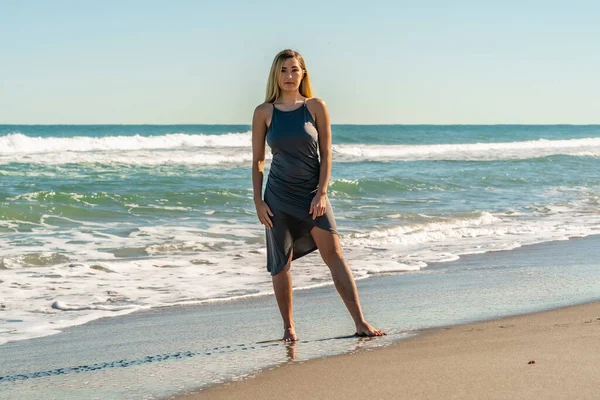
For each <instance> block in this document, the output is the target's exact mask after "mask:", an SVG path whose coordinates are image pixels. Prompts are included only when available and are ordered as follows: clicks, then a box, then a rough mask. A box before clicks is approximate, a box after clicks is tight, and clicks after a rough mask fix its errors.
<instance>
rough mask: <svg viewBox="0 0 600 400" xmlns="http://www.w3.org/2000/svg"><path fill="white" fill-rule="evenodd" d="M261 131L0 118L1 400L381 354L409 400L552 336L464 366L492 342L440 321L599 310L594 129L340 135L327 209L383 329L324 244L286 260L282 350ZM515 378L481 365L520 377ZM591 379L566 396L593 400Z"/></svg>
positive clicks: (180, 386) (175, 386)
mask: <svg viewBox="0 0 600 400" xmlns="http://www.w3.org/2000/svg"><path fill="white" fill-rule="evenodd" d="M249 129H250V126H247V125H1V126H0V179H1V184H2V186H1V190H0V237H1V239H2V240H0V360H1V362H0V398H2V399H11V400H12V399H15V398H19V399H37V398H39V395H40V393H43V394H44V396H45V397H46V398H48V399H61V400H70V399H73V400H79V399H82V398H86V399H88V398H90V399H92V398H98V399H102V400H110V399H118V400H126V399H165V398H175V397H177V396H184V395H187V394H189V393H191V392H201V393H212V391H218V390H225V389H224V388H226V387H232V386H231V385H230V386H226V385H227V384H228V383H231V382H242V381H243V382H245V383H243V385H252V383H251V382H255V380H254V379H253V378H252V377H255V376H256V377H257V378H256V379H258V380H256V382H259V381H260V382H262V380H263V379H267V380H268V379H271V378H270V377H271V376H275V375H273V374H278V375H277V376H279V374H284V376H283V378H282V379H287V378H286V375H285V374H287V373H288V372H285V371H292V370H293V371H295V370H296V368H298V367H301V368H308V369H307V372H306V373H307V374H310V373H312V372H311V371H312V370H313V368H312V367H309V366H313V365H315V366H317V365H320V364H319V363H336V362H340V361H336V360H349V361H347V362H348V363H353V362H354V361H351V360H355V359H356V360H362V357H367V358H368V357H371V356H372V355H375V354H381V357H387V356H386V355H387V354H390V356H389V357H391V358H392V359H393V362H392V361H389V362H388V361H385V360H384V359H383V358H382V359H381V360H375V359H374V361H372V362H374V363H376V364H377V365H388V367H386V371H389V373H390V374H392V375H393V374H395V372H394V371H400V372H398V373H396V375H397V376H398V379H397V380H395V381H393V382H396V383H395V385H396V386H395V387H401V386H400V384H402V383H403V382H404V381H403V379H404V378H403V377H411V378H410V379H409V378H406V380H410V381H411V382H412V383H411V384H413V385H415V386H414V390H419V387H420V388H421V389H420V390H425V389H426V388H432V390H433V389H435V388H436V387H437V388H438V389H439V390H442V389H443V388H444V384H443V382H445V381H446V380H449V379H451V378H452V377H450V376H445V375H443V374H441V373H438V370H437V369H436V368H438V366H442V365H444V364H443V362H445V361H448V362H455V363H457V365H461V367H460V368H459V370H460V371H462V370H465V371H470V370H468V368H467V369H465V368H466V367H465V366H462V363H469V368H470V367H471V366H475V365H479V364H477V363H479V362H483V361H485V360H486V359H487V360H496V357H497V356H496V354H502V355H506V354H509V353H504V352H502V353H496V352H497V351H499V350H494V349H496V348H498V349H500V350H502V347H501V346H502V343H504V342H503V341H507V342H510V343H513V342H514V343H517V341H518V340H524V342H523V343H522V346H524V347H522V349H525V348H526V347H527V346H529V345H528V344H527V343H528V342H527V340H533V341H535V342H538V341H540V342H541V340H542V339H544V338H545V337H540V336H539V333H537V332H533V331H532V332H531V335H532V336H527V337H530V339H527V340H525V339H524V338H525V337H526V332H524V331H523V332H524V333H523V335H521V336H519V337H518V338H517V337H515V338H514V339H511V338H505V339H501V338H500V337H499V338H495V339H494V340H499V341H498V345H496V344H493V343H492V344H490V345H489V349H488V348H487V347H485V348H483V349H482V350H481V352H479V353H472V354H471V353H466V354H463V352H462V350H461V347H460V346H470V345H471V342H473V343H475V342H476V341H477V340H479V339H477V338H476V337H473V338H471V336H470V334H471V333H473V334H476V333H477V334H478V333H479V331H473V332H471V333H469V332H467V331H463V330H461V329H463V328H452V329H450V330H440V328H441V327H449V326H452V327H457V326H459V325H461V326H462V325H464V324H472V323H481V322H483V321H496V320H498V319H499V318H506V317H512V316H515V315H523V314H531V313H536V312H541V311H548V310H557V309H562V308H564V307H570V306H573V305H577V304H584V303H591V302H594V301H600V263H599V261H598V260H600V214H599V213H598V210H599V209H600V182H599V181H598V170H600V157H599V155H600V126H597V125H587V126H571V125H532V126H529V125H488V126H483V125H439V126H436V125H415V126H409V125H333V126H332V151H333V160H334V162H333V165H332V174H331V179H330V182H329V187H328V197H329V198H330V201H331V205H332V208H333V210H334V215H335V219H336V223H337V226H338V231H339V234H340V240H341V244H342V249H343V252H344V258H345V259H346V261H347V262H348V266H349V268H350V270H351V271H352V274H353V276H354V278H355V279H356V285H357V287H358V292H359V295H360V301H361V306H362V308H363V311H364V315H365V318H366V320H367V321H368V322H369V323H371V324H372V325H373V326H375V327H376V328H378V329H382V330H384V331H385V332H386V333H387V336H384V337H380V338H377V339H375V340H365V339H363V338H357V337H354V336H353V333H354V332H355V327H354V324H353V322H352V319H351V318H350V316H349V314H348V311H347V309H346V308H345V306H344V304H343V302H342V300H341V299H340V296H339V295H338V293H337V292H336V289H335V287H334V286H333V284H332V281H331V275H330V272H329V269H328V268H327V266H326V265H325V264H324V263H323V261H322V259H321V257H320V255H319V252H318V251H315V252H313V253H311V254H308V255H306V256H304V257H302V258H300V259H297V260H294V261H293V262H292V267H291V271H292V280H293V288H294V292H293V304H294V321H295V325H296V331H297V334H298V336H299V341H298V342H297V343H295V345H293V346H290V345H287V344H285V343H283V342H281V341H280V339H281V337H282V334H283V330H282V321H281V316H280V314H279V310H278V307H277V303H276V300H275V298H274V296H273V285H272V280H271V276H270V274H269V273H268V272H267V271H266V265H265V261H266V259H265V258H266V253H265V247H266V243H265V228H264V227H263V226H262V225H261V224H260V223H259V222H258V221H257V217H256V210H255V208H254V205H253V201H252V187H251V179H250V178H251V177H250V172H251V171H250V168H249V162H250V160H251V154H252V151H251V132H250V131H249ZM270 161H271V156H270V153H269V152H267V159H266V167H265V173H266V174H268V169H269V168H270ZM265 183H266V182H263V184H265ZM549 315H554V314H549ZM561 315H562V314H561ZM525 318H529V317H525ZM552 318H554V317H552ZM561 318H562V317H561ZM593 318H594V316H593V315H590V316H586V317H585V321H587V320H589V319H593ZM557 321H558V320H557ZM585 321H581V323H582V324H583V322H585ZM492 323H493V322H492ZM502 324H504V322H503V323H502ZM556 324H558V325H560V324H562V322H556ZM572 324H573V326H576V324H575V322H573V323H572ZM509 325H514V327H516V328H517V327H520V326H521V325H519V324H517V323H510V324H509ZM464 326H465V327H466V326H467V325H464ZM534 326H536V325H535V324H534ZM537 326H544V325H543V324H542V323H540V324H537ZM588 326H593V327H595V326H597V324H596V323H590V324H585V325H584V327H583V328H582V329H587V328H588ZM516 328H515V329H512V328H511V329H505V328H499V329H495V330H494V329H489V331H490V332H492V333H493V332H495V331H496V332H501V333H502V334H504V335H507V334H510V333H511V332H515V333H516V334H519V333H518V332H521V331H519V330H518V329H516ZM465 329H470V328H465ZM519 329H520V328H519ZM532 329H533V328H532ZM573 329H575V328H573ZM436 332H437V333H436ZM552 332H554V331H553V330H550V331H549V333H548V334H551V333H552ZM565 332H567V331H565ZM581 332H582V333H581V334H580V332H579V331H576V330H574V331H568V332H567V333H566V334H565V336H564V341H565V345H567V344H566V343H567V342H568V343H569V346H570V345H571V344H570V343H572V342H573V341H575V342H573V343H576V342H577V341H578V340H579V339H578V338H584V339H585V337H586V336H582V335H583V332H584V331H581ZM438 334H439V335H441V336H439V339H438V342H435V341H433V342H428V341H431V340H433V339H432V338H436V337H438V336H436V335H438ZM444 335H456V337H454V336H444ZM536 335H537V336H536ZM428 338H429V339H428ZM531 338H533V339H531ZM538 338H539V339H538ZM481 340H482V343H487V342H486V341H487V340H488V339H486V337H482V338H481ZM544 340H545V339H544ZM548 340H549V339H548ZM557 340H558V341H560V340H559V339H557ZM490 341H491V342H493V340H491V339H490ZM550 342H551V341H550V340H549V341H548V343H550ZM413 343H423V344H422V345H419V347H414V354H413V353H410V354H409V353H406V354H404V353H403V354H404V355H403V356H402V357H400V356H395V355H396V354H398V353H397V352H401V351H409V350H410V351H413V347H411V346H413ZM436 343H437V344H436ZM444 343H446V344H444ZM449 343H456V346H458V347H456V348H450V347H448V346H449ZM544 343H546V342H544ZM592 344H593V343H592ZM414 346H416V345H414ZM436 346H438V347H436ZM515 346H516V347H515V349H518V348H520V347H518V346H517V345H515ZM519 346H521V345H519ZM582 346H584V344H582ZM401 349H407V350H401ZM419 349H420V350H419ZM540 349H541V348H540ZM588 349H591V350H590V351H589V353H590V356H591V355H593V353H594V351H593V348H592V347H589V346H588ZM442 350H445V351H448V352H449V353H447V355H446V356H444V357H442V358H441V359H439V358H438V359H436V358H435V357H434V355H435V354H438V353H439V354H442V353H441V351H442ZM511 351H512V350H511ZM515 351H516V350H515ZM573 351H575V350H573ZM522 353H523V358H527V359H528V360H526V361H527V362H528V361H531V359H534V360H536V361H537V362H536V364H532V365H529V364H527V365H526V366H527V367H532V366H533V367H535V368H537V367H542V368H546V366H550V365H552V366H554V367H556V366H557V365H558V363H555V364H551V363H549V360H546V361H544V358H543V356H544V354H551V352H550V351H549V350H548V351H545V352H544V351H542V350H540V352H539V353H536V354H531V355H530V354H525V353H526V352H525V351H524V350H523V351H522ZM444 354H446V353H444ZM537 354H541V356H538V355H537ZM573 354H577V352H575V353H573ZM463 355H464V357H466V358H463V359H461V358H460V357H459V356H461V357H462V356H463ZM453 357H454V358H453ZM478 357H479V358H478ZM486 357H487V358H486ZM506 357H508V355H507V356H506ZM471 358H473V360H472V361H469V360H471ZM537 358H539V360H537ZM584 359H585V357H583V358H581V360H584ZM398 360H406V361H402V362H406V364H404V367H402V366H401V365H400V364H398V366H396V364H395V362H400V361H398ZM428 360H429V362H431V363H434V364H435V365H433V364H432V365H429V364H426V362H428ZM521 361H522V360H521V358H519V359H518V360H515V363H517V364H515V365H518V366H519V368H520V366H521ZM347 362H346V361H343V363H344V365H346V363H347ZM367 362H371V361H367ZM471 362H472V363H473V364H470V363H471ZM507 362H508V361H507ZM511 362H512V361H511ZM386 363H387V364H386ZM390 363H391V364H390ZM289 364H291V365H289ZM305 365H306V366H307V367H305ZM327 365H329V364H327ZM348 365H350V364H348ZM511 365H513V364H500V361H497V362H496V361H493V363H490V364H489V365H488V366H489V367H494V368H495V366H497V367H498V369H492V370H491V371H492V372H490V370H483V369H481V371H484V372H485V371H487V372H486V373H491V374H492V375H499V376H500V377H504V376H506V377H512V376H513V375H510V374H511V373H512V372H511V371H510V370H505V369H502V368H509V367H510V366H511ZM561 365H570V364H568V363H566V362H565V363H562V364H561ZM332 366H333V364H332ZM340 368H341V367H340ZM402 368H405V369H406V370H402ZM542 368H538V369H537V370H542ZM557 368H558V367H557ZM334 369H335V367H334ZM413 369H414V370H413ZM271 370H273V371H271ZM443 370H444V371H446V372H448V373H450V372H452V371H454V370H456V368H454V369H453V368H450V367H447V366H446V365H444V367H443ZM537 370H533V371H537ZM315 371H318V369H316V368H315ZM428 371H431V374H430V376H429V377H428V378H427V379H426V378H425V377H420V378H418V377H417V375H418V374H424V375H419V376H427V375H428ZM460 371H454V372H452V373H455V374H459V372H460ZM478 371H479V373H481V371H480V370H479V369H478ZM519 371H520V370H519ZM526 371H529V370H526ZM573 371H576V370H573ZM319 373H320V372H319ZM469 373H471V374H474V375H473V376H479V375H476V374H475V372H473V371H470V372H469ZM549 373H550V372H549ZM575 373H576V372H573V374H575ZM382 374H383V372H382ZM411 374H417V375H411ZM382 376H384V375H382ZM437 376H440V377H443V379H442V380H438V379H437ZM565 376H566V375H565ZM569 376H571V375H569ZM573 376H574V375H573ZM461 377H462V375H456V376H454V378H455V379H457V380H456V384H457V390H458V389H460V388H462V389H461V390H470V389H469V388H470V387H471V386H472V385H474V384H472V383H468V382H467V383H465V382H466V381H462V380H461V379H460V378H461ZM580 377H581V378H575V377H573V378H565V379H568V381H569V382H568V384H565V385H562V388H564V390H565V391H566V392H569V393H575V394H578V393H579V392H578V390H579V389H577V390H575V388H574V387H573V386H569V385H575V384H578V383H577V382H589V379H587V378H586V377H587V375H585V374H581V375H580ZM309 379H312V378H309ZM371 381H372V382H382V381H378V380H377V379H375V378H372V379H371V378H369V381H367V380H362V381H361V380H359V379H358V378H356V379H353V380H352V382H353V384H357V385H358V384H360V385H361V389H364V390H367V391H372V392H373V393H374V395H375V397H377V396H381V397H385V396H386V395H385V394H383V393H380V394H379V395H377V393H379V392H377V390H380V389H381V390H388V389H385V388H386V387H388V388H389V385H388V386H386V384H385V383H381V384H378V385H376V387H374V386H370V384H368V382H371ZM315 382H316V379H315ZM477 382H479V383H481V384H483V383H482V382H486V381H485V379H483V378H481V380H478V381H477ZM540 382H541V381H540ZM404 384H405V385H408V383H406V382H404ZM539 384H540V385H542V383H539ZM224 385H225V386H224ZM232 385H238V383H235V384H232ZM348 385H349V386H348V387H349V388H352V385H350V384H348ZM436 385H440V386H436ZM490 385H491V384H490ZM515 385H517V384H515ZM260 386H261V387H262V384H261V385H260ZM512 386H514V385H512ZM512 386H510V387H512ZM517 386H518V385H517ZM544 386H547V385H545V384H544ZM245 387H246V386H244V388H245ZM449 387H450V386H449ZM490 387H492V386H490ZM532 387H533V386H532ZM315 388H317V386H316V384H315ZM308 389H309V388H306V390H308ZM227 390H229V389H227ZM243 390H246V389H243ZM248 390H250V389H248ZM319 390H321V389H319ZM323 390H324V389H323ZM407 390H409V388H407ZM436 390H437V389H436ZM278 393H281V392H278ZM441 393H443V392H441ZM468 393H471V391H469V392H468ZM473 393H477V392H473ZM489 393H490V396H493V395H495V394H496V393H506V392H502V390H501V389H498V388H494V389H493V390H490V392H489ZM581 393H584V392H581ZM231 395H232V396H234V394H231ZM329 395H330V393H329V392H322V393H321V395H319V396H320V397H328V396H329ZM500 396H501V395H500ZM408 397H410V396H408ZM431 397H433V398H435V397H437V396H436V395H435V393H434V392H432V394H431ZM442 397H443V396H442ZM456 397H462V394H460V393H459V394H457V395H456ZM541 397H544V396H541Z"/></svg>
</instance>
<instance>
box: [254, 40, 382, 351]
mask: <svg viewBox="0 0 600 400" xmlns="http://www.w3.org/2000/svg"><path fill="white" fill-rule="evenodd" d="M315 124H316V125H315ZM265 139H266V141H267V143H268V144H269V147H271V151H272V153H273V159H272V162H271V168H270V171H269V177H268V180H267V185H266V188H265V194H264V200H263V198H262V196H261V192H262V182H263V176H264V166H265ZM319 154H320V161H319ZM330 173H331V126H330V122H329V114H328V111H327V107H326V106H325V102H324V101H323V100H321V99H319V98H313V97H312V88H311V84H310V79H309V76H308V71H307V70H306V64H305V63H304V59H303V57H302V56H301V55H300V54H299V53H298V52H296V51H293V50H283V51H281V52H280V53H279V54H277V56H275V59H274V60H273V64H272V65H271V72H270V73H269V80H268V83H267V93H266V99H265V102H264V103H263V104H261V105H259V106H258V107H256V110H255V111H254V116H253V118H252V184H253V188H254V204H255V206H256V213H257V215H258V219H259V220H260V222H261V223H262V224H263V225H265V232H266V239H267V270H268V271H269V272H270V273H271V275H272V279H273V288H274V290H275V297H276V298H277V304H278V306H279V311H280V312H281V316H282V318H283V326H284V334H283V340H284V341H286V342H288V341H296V340H298V339H297V336H296V331H295V329H294V321H293V318H292V279H291V273H290V265H291V261H292V260H295V259H298V258H300V257H302V256H304V255H306V254H309V253H311V252H313V251H315V250H316V249H317V248H318V249H319V252H320V253H321V257H322V258H323V261H324V262H325V264H327V266H328V267H329V269H330V271H331V275H332V277H333V282H334V283H335V287H336V289H337V291H338V293H339V294H340V296H341V297H342V300H343V301H344V303H345V304H346V307H347V308H348V311H349V312H350V315H351V316H352V318H353V319H354V323H355V324H356V335H358V336H381V335H384V333H383V332H382V331H380V330H378V329H375V328H373V327H372V326H371V325H370V324H369V323H367V322H366V321H365V319H364V318H363V314H362V310H361V307H360V302H359V299H358V292H357V290H356V285H355V283H354V279H353V278H352V273H351V272H350V269H349V268H348V265H347V264H346V261H345V260H344V257H343V254H342V249H341V247H340V240H339V237H338V233H337V228H336V223H335V219H334V216H333V210H332V208H331V204H330V203H329V199H328V198H327V184H328V181H329V176H330Z"/></svg>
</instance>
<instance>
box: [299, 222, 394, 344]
mask: <svg viewBox="0 0 600 400" xmlns="http://www.w3.org/2000/svg"><path fill="white" fill-rule="evenodd" d="M310 234H311V236H312V237H313V239H314V241H315V243H316V244H317V247H318V248H319V253H320V254H321V258H323V261H324V262H325V264H327V266H328V267H329V270H330V271H331V277H332V278H333V283H334V284H335V288H336V289H337V291H338V293H339V294H340V296H341V298H342V300H343V301H344V304H345V305H346V308H347V309H348V311H349V312H350V315H351V316H352V319H353V320H354V324H355V325H356V333H357V334H359V335H361V336H381V335H384V333H383V332H382V331H380V330H379V329H375V328H373V327H372V326H371V325H370V324H369V323H368V322H367V321H365V319H364V316H363V313H362V309H361V307H360V301H359V299H358V290H357V289H356V284H355V283H354V278H353V277H352V272H351V271H350V268H348V264H347V263H346V260H345V259H344V255H343V253H342V247H341V245H340V238H339V237H338V236H337V235H336V234H334V233H331V232H329V231H326V230H324V229H321V228H319V227H314V228H313V229H311V231H310Z"/></svg>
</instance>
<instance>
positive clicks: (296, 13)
mask: <svg viewBox="0 0 600 400" xmlns="http://www.w3.org/2000/svg"><path fill="white" fill-rule="evenodd" d="M598 21H600V2H598V1H591V0H590V1H577V0H572V1H564V0H563V1H553V0H547V1H528V0H521V1H512V0H506V1H503V2H499V1H495V2H491V1H461V0H456V1H452V2H450V1H446V0H444V1H428V0H422V1H419V2H417V1H403V0H389V1H377V0H374V1H352V0H345V1H330V0H318V1H313V0H303V1H284V0H280V1H262V0H254V1H247V0H244V1H242V0H231V1H228V0H220V1H216V0H211V1H205V0H199V1H198V0H196V1H178V0H172V1H169V2H165V1H152V0H144V1H130V0H119V1H113V0H105V1H91V0H88V1H75V0H73V1H61V0H54V1H28V0H19V1H13V0H0V124H246V125H249V124H251V120H252V113H253V111H254V109H255V107H256V106H257V105H258V104H260V103H262V102H263V101H264V96H265V87H266V81H267V76H268V73H269V68H270V66H271V63H272V61H273V58H274V56H275V55H276V54H277V52H279V51H280V50H283V49H286V48H291V49H294V50H296V51H298V52H300V53H301V54H302V55H303V56H304V58H305V61H306V63H307V69H308V72H309V74H310V76H311V80H312V83H313V89H314V95H315V96H316V97H320V98H322V99H323V100H324V101H325V102H326V104H327V107H328V110H329V113H330V116H331V121H332V123H333V124H598V123H600V74H599V72H598V71H600V24H599V23H598Z"/></svg>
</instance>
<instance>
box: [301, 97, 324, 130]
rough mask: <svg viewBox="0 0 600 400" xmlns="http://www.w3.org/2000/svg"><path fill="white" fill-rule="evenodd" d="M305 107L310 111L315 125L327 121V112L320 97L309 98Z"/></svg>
mask: <svg viewBox="0 0 600 400" xmlns="http://www.w3.org/2000/svg"><path fill="white" fill-rule="evenodd" d="M306 107H308V111H310V113H311V114H312V116H313V118H314V120H315V122H316V123H317V124H320V123H321V122H324V123H327V121H329V112H328V111H327V105H326V104H325V100H323V99H321V98H320V97H311V98H310V99H308V100H307V101H306Z"/></svg>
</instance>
